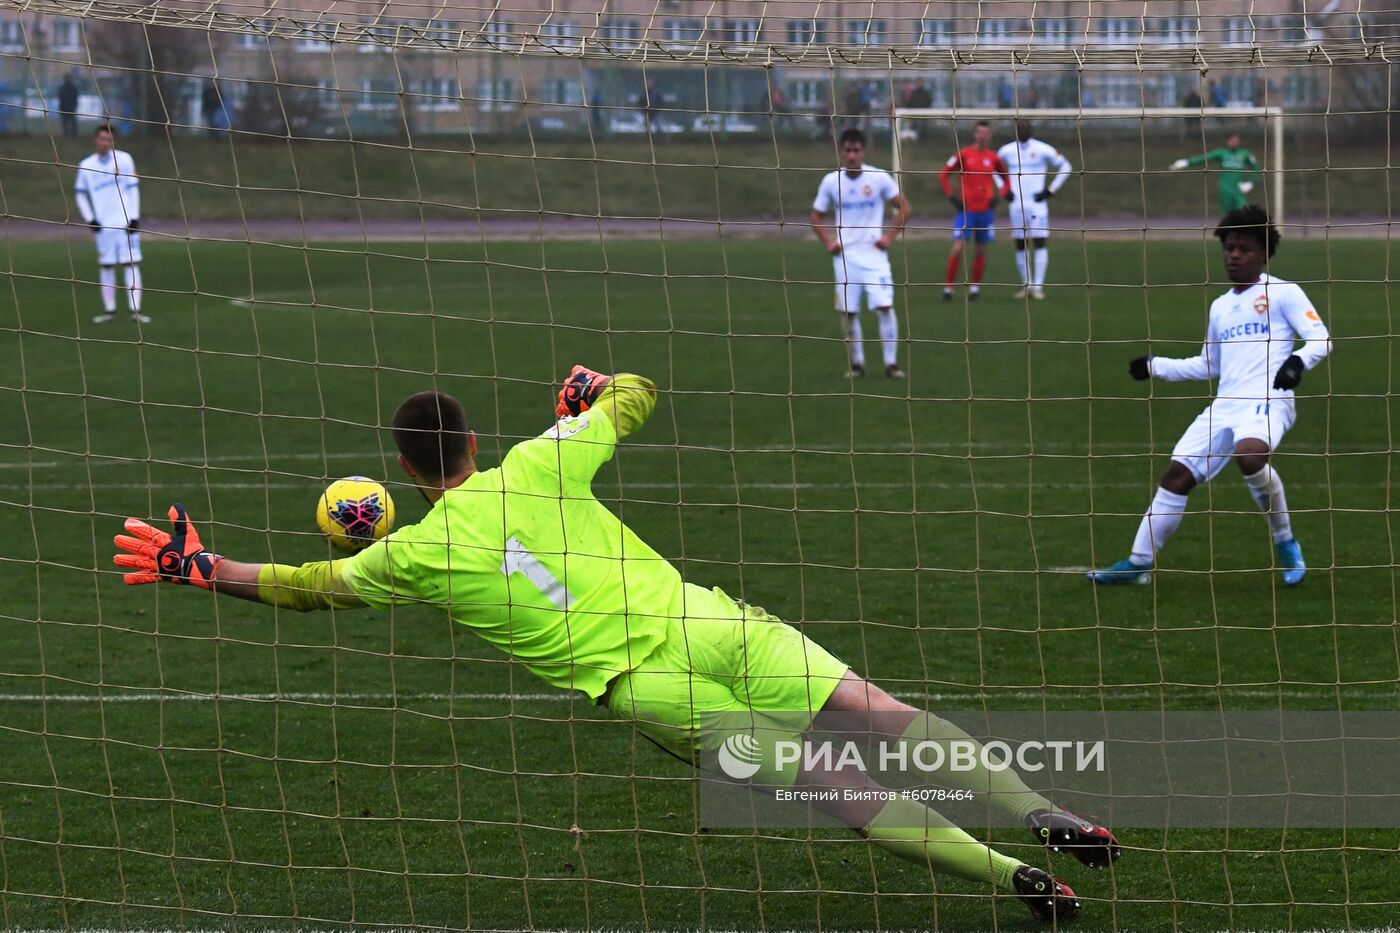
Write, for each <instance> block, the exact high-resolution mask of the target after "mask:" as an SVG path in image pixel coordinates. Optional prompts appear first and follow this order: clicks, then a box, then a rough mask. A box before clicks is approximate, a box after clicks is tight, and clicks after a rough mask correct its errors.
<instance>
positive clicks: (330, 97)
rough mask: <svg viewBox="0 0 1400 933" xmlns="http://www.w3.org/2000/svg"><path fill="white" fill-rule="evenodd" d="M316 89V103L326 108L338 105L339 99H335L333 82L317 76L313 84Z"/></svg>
mask: <svg viewBox="0 0 1400 933" xmlns="http://www.w3.org/2000/svg"><path fill="white" fill-rule="evenodd" d="M313 86H314V87H315V89H316V103H317V104H319V105H320V106H322V107H325V108H327V109H329V108H331V107H338V106H339V105H340V101H339V100H338V99H337V94H336V88H335V84H333V83H332V82H331V80H330V79H329V78H317V79H316V83H315V84H314V85H313Z"/></svg>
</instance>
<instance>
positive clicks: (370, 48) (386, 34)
mask: <svg viewBox="0 0 1400 933" xmlns="http://www.w3.org/2000/svg"><path fill="white" fill-rule="evenodd" d="M397 36H398V28H397V27H396V26H395V24H393V23H386V22H381V23H376V24H375V25H373V26H370V27H369V28H367V29H366V30H365V32H364V39H363V40H362V41H361V42H360V51H361V52H392V51H393V50H394V40H395V39H396V38H397Z"/></svg>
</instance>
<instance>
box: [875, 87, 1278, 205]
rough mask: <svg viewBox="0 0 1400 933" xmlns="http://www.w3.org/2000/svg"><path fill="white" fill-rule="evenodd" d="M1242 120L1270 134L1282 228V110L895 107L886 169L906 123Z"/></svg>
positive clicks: (894, 165)
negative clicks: (1255, 120)
mask: <svg viewBox="0 0 1400 933" xmlns="http://www.w3.org/2000/svg"><path fill="white" fill-rule="evenodd" d="M1242 117H1259V118H1262V119H1263V120H1264V129H1265V132H1266V133H1272V136H1270V148H1272V150H1273V151H1272V152H1271V153H1267V154H1266V155H1267V156H1269V157H1270V158H1268V159H1267V161H1268V163H1269V164H1268V165H1267V168H1266V170H1267V171H1268V172H1269V180H1270V181H1271V182H1272V183H1273V190H1272V192H1271V194H1270V198H1269V204H1268V208H1269V214H1270V216H1271V217H1272V219H1273V222H1274V223H1275V224H1276V225H1278V226H1280V227H1282V226H1283V223H1284V211H1283V126H1284V110H1283V108H1282V107H1091V108H1086V107H1048V108H1036V109H1033V110H1015V109H1009V110H994V109H981V110H979V109H969V108H962V107H929V108H911V107H898V108H896V109H895V111H894V120H893V121H891V132H892V134H893V137H894V138H893V139H892V140H891V150H890V151H891V153H892V155H891V160H890V170H891V171H892V172H893V173H894V176H895V178H896V179H897V180H898V179H899V177H900V173H901V170H902V168H903V162H902V160H901V153H900V148H901V142H902V141H903V139H904V137H903V135H902V133H901V131H902V130H903V129H904V127H905V125H906V124H907V122H908V121H910V120H939V119H944V120H1014V119H1017V118H1023V119H1027V120H1085V119H1088V120H1146V119H1149V118H1151V119H1157V118H1168V119H1169V118H1177V119H1183V120H1193V119H1196V120H1202V119H1211V118H1221V119H1229V120H1238V119H1240V118H1242ZM901 184H902V182H901Z"/></svg>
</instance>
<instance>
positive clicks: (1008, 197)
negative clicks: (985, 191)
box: [1006, 188, 1016, 204]
mask: <svg viewBox="0 0 1400 933" xmlns="http://www.w3.org/2000/svg"><path fill="white" fill-rule="evenodd" d="M1014 200H1016V190H1015V189H1014V188H1013V189H1012V190H1010V191H1008V192H1006V203H1007V204H1010V203H1011V202H1012V201H1014Z"/></svg>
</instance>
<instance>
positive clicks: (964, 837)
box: [865, 799, 1021, 891]
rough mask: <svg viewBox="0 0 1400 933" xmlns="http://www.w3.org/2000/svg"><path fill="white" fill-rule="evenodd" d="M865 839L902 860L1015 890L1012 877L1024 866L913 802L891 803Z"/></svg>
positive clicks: (893, 801) (870, 827)
mask: <svg viewBox="0 0 1400 933" xmlns="http://www.w3.org/2000/svg"><path fill="white" fill-rule="evenodd" d="M865 836H866V838H868V839H869V840H870V841H871V842H874V843H875V844H876V845H878V846H879V847H880V848H882V849H885V850H886V851H889V852H893V853H894V854H895V855H898V856H899V857H900V858H902V859H908V860H909V861H911V862H919V863H922V864H926V865H928V866H929V867H930V868H932V869H933V870H934V871H936V872H941V873H944V874H949V875H956V876H957V877H959V878H966V879H967V880H968V881H989V882H991V883H992V884H994V885H996V886H997V887H998V888H1000V889H1002V890H1007V891H1009V890H1011V889H1012V885H1011V876H1012V875H1014V874H1015V873H1016V869H1017V868H1018V867H1019V866H1020V864H1021V863H1020V862H1018V861H1017V860H1016V859H1014V858H1010V857H1008V856H1005V855H1002V854H1001V853H1000V852H998V851H996V850H995V849H992V848H988V847H987V846H985V845H983V844H982V843H980V842H978V841H977V840H976V839H973V838H972V837H971V836H969V835H968V834H967V833H965V832H963V831H962V830H961V829H959V828H958V827H956V826H954V825H953V824H952V823H950V822H948V820H947V819H946V818H944V817H943V815H942V814H940V813H937V812H935V811H933V810H930V809H929V808H928V807H926V806H924V805H923V804H921V803H917V802H915V801H913V800H900V799H895V800H891V801H889V802H888V803H886V804H885V806H884V809H882V810H881V811H880V812H879V813H877V814H876V815H875V819H873V820H871V821H870V825H869V826H867V827H865Z"/></svg>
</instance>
